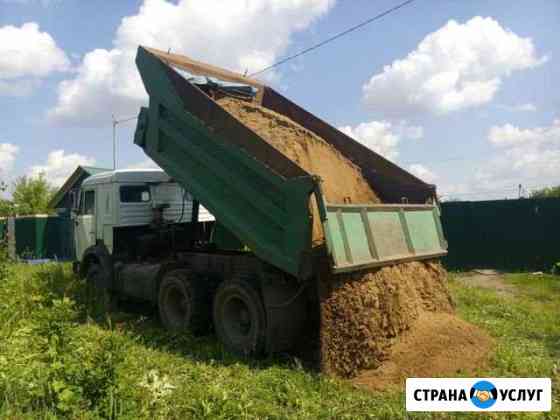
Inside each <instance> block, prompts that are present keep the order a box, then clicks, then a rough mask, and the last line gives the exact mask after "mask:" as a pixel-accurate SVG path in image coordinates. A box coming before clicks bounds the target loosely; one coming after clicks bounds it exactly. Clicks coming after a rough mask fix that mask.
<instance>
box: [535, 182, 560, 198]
mask: <svg viewBox="0 0 560 420" xmlns="http://www.w3.org/2000/svg"><path fill="white" fill-rule="evenodd" d="M559 197H560V185H559V186H557V187H545V188H542V189H540V190H535V191H533V192H531V198H559Z"/></svg>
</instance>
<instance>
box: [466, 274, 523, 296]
mask: <svg viewBox="0 0 560 420" xmlns="http://www.w3.org/2000/svg"><path fill="white" fill-rule="evenodd" d="M455 279H456V280H457V281H459V282H460V283H461V284H463V285H465V286H467V287H482V288H484V289H492V290H496V292H497V293H498V294H500V295H503V296H512V295H513V294H514V291H515V287H513V286H512V285H511V284H507V283H506V282H504V273H501V272H499V271H496V270H486V269H480V270H472V271H469V272H466V273H460V274H457V275H456V276H455Z"/></svg>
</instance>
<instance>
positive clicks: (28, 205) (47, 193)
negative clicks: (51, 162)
mask: <svg viewBox="0 0 560 420" xmlns="http://www.w3.org/2000/svg"><path fill="white" fill-rule="evenodd" d="M54 192H55V189H54V188H53V187H52V186H51V185H50V184H49V182H48V181H47V180H46V178H45V175H44V174H43V173H41V174H39V175H38V176H36V177H29V176H25V175H24V176H20V177H19V178H17V179H16V180H15V182H14V193H13V194H12V202H13V206H14V210H15V212H16V213H17V214H19V215H28V214H41V213H49V212H50V211H51V209H49V201H50V200H51V198H52V196H53V194H54Z"/></svg>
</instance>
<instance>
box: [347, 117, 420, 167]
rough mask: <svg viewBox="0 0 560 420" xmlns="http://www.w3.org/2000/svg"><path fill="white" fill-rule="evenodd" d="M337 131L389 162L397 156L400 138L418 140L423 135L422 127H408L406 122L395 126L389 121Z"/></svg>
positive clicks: (363, 124) (367, 123) (362, 124)
mask: <svg viewBox="0 0 560 420" xmlns="http://www.w3.org/2000/svg"><path fill="white" fill-rule="evenodd" d="M339 130H340V131H342V132H343V133H345V134H346V135H348V136H350V137H352V138H353V139H355V140H357V141H359V142H360V143H362V144H363V145H364V146H367V147H369V148H370V149H371V150H373V151H374V152H376V153H379V154H380V155H382V156H383V157H385V158H387V159H391V160H394V159H396V157H397V156H398V154H399V151H398V145H399V142H400V141H401V139H402V138H410V139H420V138H422V137H423V135H424V130H423V128H422V127H417V126H409V125H408V124H407V123H406V122H401V123H400V124H397V125H395V124H393V123H391V122H389V121H370V122H365V123H360V124H358V125H356V126H354V127H351V126H349V125H347V126H343V127H339Z"/></svg>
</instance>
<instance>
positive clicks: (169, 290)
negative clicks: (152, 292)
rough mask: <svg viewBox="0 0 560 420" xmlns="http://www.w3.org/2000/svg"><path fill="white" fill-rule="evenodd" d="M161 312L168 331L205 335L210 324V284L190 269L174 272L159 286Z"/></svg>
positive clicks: (160, 314) (164, 278)
mask: <svg viewBox="0 0 560 420" xmlns="http://www.w3.org/2000/svg"><path fill="white" fill-rule="evenodd" d="M158 309H159V316H160V319H161V322H162V323H163V325H164V326H165V328H166V329H168V330H170V331H191V332H192V333H193V334H196V335H200V334H203V333H205V332H207V330H208V329H209V324H210V292H209V291H208V285H207V284H205V283H204V282H203V279H201V278H199V277H198V276H196V275H195V274H194V273H191V272H190V271H188V270H174V271H170V272H169V273H167V274H165V276H164V277H163V279H162V281H161V284H160V287H159V295H158Z"/></svg>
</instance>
